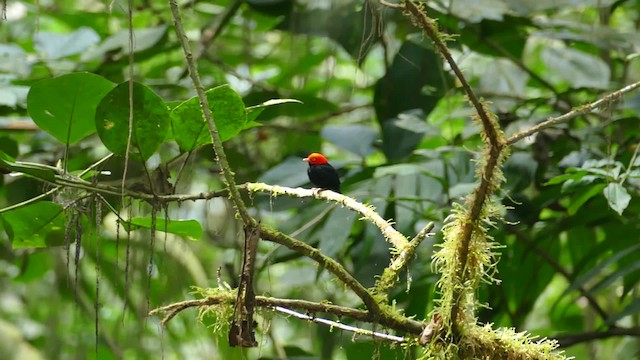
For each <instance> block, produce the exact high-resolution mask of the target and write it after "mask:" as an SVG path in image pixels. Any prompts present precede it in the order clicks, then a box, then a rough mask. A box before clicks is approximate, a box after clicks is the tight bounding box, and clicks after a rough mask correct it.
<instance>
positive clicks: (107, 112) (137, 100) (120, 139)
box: [95, 82, 170, 160]
mask: <svg viewBox="0 0 640 360" xmlns="http://www.w3.org/2000/svg"><path fill="white" fill-rule="evenodd" d="M129 86H130V84H129V82H123V83H121V84H119V85H118V86H116V87H115V88H114V89H113V90H111V91H109V92H108V93H107V94H106V95H105V97H104V98H102V100H101V101H100V103H99V104H98V107H97V108H96V111H95V125H96V129H97V130H98V135H99V136H100V139H101V140H102V142H103V143H104V145H105V146H106V147H107V149H109V150H110V151H111V152H113V153H114V154H116V155H120V156H124V155H125V154H126V153H127V150H130V149H134V150H135V151H136V152H137V153H138V154H140V156H141V157H142V159H143V160H147V159H148V158H150V157H151V155H153V154H154V153H155V152H156V150H158V147H160V145H161V144H162V143H163V142H164V139H165V138H166V136H167V132H168V130H169V123H170V118H169V111H168V110H167V107H166V105H165V104H164V102H163V101H162V99H161V98H160V97H159V96H158V95H156V94H155V93H154V92H153V90H151V89H149V88H148V87H146V86H144V85H142V84H140V83H133V86H132V89H133V95H131V91H130V87H129ZM130 106H131V107H132V109H133V115H130V110H129V109H130ZM129 124H132V127H131V130H129Z"/></svg>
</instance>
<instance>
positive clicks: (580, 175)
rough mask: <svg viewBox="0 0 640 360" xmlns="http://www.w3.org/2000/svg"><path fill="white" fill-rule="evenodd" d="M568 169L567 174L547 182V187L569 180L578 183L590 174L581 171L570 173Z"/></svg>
mask: <svg viewBox="0 0 640 360" xmlns="http://www.w3.org/2000/svg"><path fill="white" fill-rule="evenodd" d="M569 170H571V169H568V170H567V173H566V174H562V175H558V176H554V177H552V178H551V179H550V180H549V181H547V182H546V183H545V185H547V186H548V185H557V184H561V183H564V182H566V181H567V180H574V181H578V180H580V179H582V178H583V177H584V176H585V175H587V174H588V171H586V170H580V171H574V172H569Z"/></svg>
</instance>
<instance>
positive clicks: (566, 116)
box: [507, 81, 640, 145]
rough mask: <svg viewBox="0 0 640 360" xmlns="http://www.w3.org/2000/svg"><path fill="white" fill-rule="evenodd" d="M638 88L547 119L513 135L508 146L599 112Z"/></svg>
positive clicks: (622, 90) (616, 92) (637, 84)
mask: <svg viewBox="0 0 640 360" xmlns="http://www.w3.org/2000/svg"><path fill="white" fill-rule="evenodd" d="M637 88H640V81H639V82H636V83H633V84H631V85H627V86H625V87H623V88H622V89H619V90H616V91H614V92H612V93H610V94H608V95H606V96H604V97H602V98H601V99H600V100H597V101H594V102H592V103H590V104H586V105H582V106H579V107H577V108H574V109H573V110H571V111H569V112H568V113H566V114H563V115H560V116H557V117H550V118H549V119H547V120H546V121H544V122H541V123H540V124H538V125H536V126H534V127H532V128H530V129H527V130H524V131H520V132H519V133H516V134H514V135H512V136H511V137H509V138H508V139H507V145H511V144H513V143H516V142H518V141H520V140H522V139H524V138H526V137H527V136H531V135H533V134H535V133H537V132H540V131H542V130H544V129H546V128H548V127H551V126H554V125H557V124H560V123H563V122H567V121H569V120H572V119H574V118H576V117H578V116H580V115H585V114H588V113H591V112H593V111H595V110H597V109H598V108H599V107H600V106H602V105H604V104H607V103H610V102H611V101H614V100H615V99H617V98H620V97H622V95H624V94H626V93H628V92H631V91H633V90H636V89H637Z"/></svg>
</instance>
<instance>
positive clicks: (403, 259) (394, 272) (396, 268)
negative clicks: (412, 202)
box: [375, 222, 434, 295]
mask: <svg viewBox="0 0 640 360" xmlns="http://www.w3.org/2000/svg"><path fill="white" fill-rule="evenodd" d="M433 227H434V223H433V222H430V223H428V224H427V226H425V227H424V228H423V229H422V230H420V232H418V234H417V235H416V236H415V237H414V238H413V239H411V241H409V243H408V244H407V246H406V247H405V248H404V249H401V250H400V253H398V255H396V256H395V257H394V258H393V260H391V264H389V266H388V267H387V268H386V269H384V271H383V273H382V275H381V276H380V278H379V279H378V280H377V281H376V286H375V292H376V294H384V295H388V293H389V291H390V290H391V288H392V287H393V285H395V284H396V283H397V279H398V275H399V274H400V272H402V270H404V269H405V267H406V266H407V264H409V261H411V259H412V258H413V256H414V255H415V253H416V250H418V246H420V244H421V243H422V241H423V240H424V239H426V238H427V236H428V235H429V232H430V231H431V230H432V229H433Z"/></svg>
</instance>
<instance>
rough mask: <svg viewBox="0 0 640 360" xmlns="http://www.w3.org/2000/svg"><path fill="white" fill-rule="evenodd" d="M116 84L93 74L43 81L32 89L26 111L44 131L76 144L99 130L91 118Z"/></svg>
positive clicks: (72, 74)
mask: <svg viewBox="0 0 640 360" xmlns="http://www.w3.org/2000/svg"><path fill="white" fill-rule="evenodd" d="M113 87H114V84H113V83H112V82H111V81H109V80H107V79H105V78H103V77H102V76H99V75H95V74H90V73H71V74H67V75H63V76H60V77H56V78H52V79H45V80H41V81H38V82H37V83H35V84H33V86H32V87H31V90H29V95H28V96H27V110H28V112H29V115H30V116H31V118H32V119H33V121H34V122H35V123H36V124H37V125H38V126H39V127H40V128H41V129H42V130H44V131H46V132H48V133H49V134H51V135H52V136H53V137H55V138H56V139H58V141H60V142H62V143H64V144H67V143H68V144H74V143H76V142H78V141H80V140H82V139H83V138H85V137H86V136H88V135H91V134H93V133H94V132H95V131H96V126H95V123H94V122H93V121H92V120H91V119H93V117H94V115H95V113H96V107H97V106H98V104H99V103H100V100H102V98H103V97H104V96H105V94H107V93H108V92H109V91H110V90H111V89H113Z"/></svg>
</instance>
